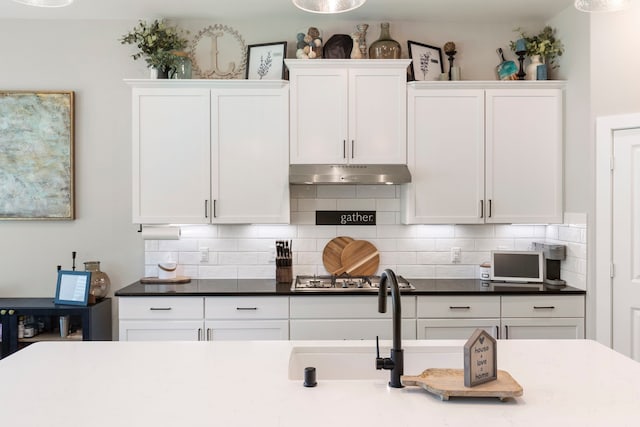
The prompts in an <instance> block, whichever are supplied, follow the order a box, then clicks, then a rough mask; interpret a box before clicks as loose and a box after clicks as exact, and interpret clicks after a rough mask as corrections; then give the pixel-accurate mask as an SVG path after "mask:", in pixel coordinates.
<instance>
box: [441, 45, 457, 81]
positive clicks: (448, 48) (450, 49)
mask: <svg viewBox="0 0 640 427" xmlns="http://www.w3.org/2000/svg"><path fill="white" fill-rule="evenodd" d="M444 53H445V54H446V55H447V57H448V58H449V80H451V69H452V68H453V60H454V55H455V54H456V53H458V52H457V51H456V44H455V43H454V42H446V43H445V44H444Z"/></svg>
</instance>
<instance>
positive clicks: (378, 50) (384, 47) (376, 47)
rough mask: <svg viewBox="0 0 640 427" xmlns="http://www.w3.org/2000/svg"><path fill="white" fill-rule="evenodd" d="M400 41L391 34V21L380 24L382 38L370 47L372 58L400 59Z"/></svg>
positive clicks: (370, 56)
mask: <svg viewBox="0 0 640 427" xmlns="http://www.w3.org/2000/svg"><path fill="white" fill-rule="evenodd" d="M400 52H401V49H400V43H398V42H397V41H395V40H393V39H392V38H391V35H390V34H389V23H388V22H383V23H382V24H380V38H379V39H378V40H376V41H374V42H373V43H371V46H370V47H369V58H371V59H400Z"/></svg>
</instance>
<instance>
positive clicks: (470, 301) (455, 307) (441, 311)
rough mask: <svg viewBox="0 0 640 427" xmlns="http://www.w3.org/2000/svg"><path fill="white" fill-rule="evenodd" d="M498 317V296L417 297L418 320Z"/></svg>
mask: <svg viewBox="0 0 640 427" xmlns="http://www.w3.org/2000/svg"><path fill="white" fill-rule="evenodd" d="M467 317H468V318H474V317H475V318H478V317H500V297H499V296H422V297H418V318H432V319H433V318H467Z"/></svg>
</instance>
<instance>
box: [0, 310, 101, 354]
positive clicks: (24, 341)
mask: <svg viewBox="0 0 640 427" xmlns="http://www.w3.org/2000/svg"><path fill="white" fill-rule="evenodd" d="M60 316H69V317H68V325H69V333H68V335H66V336H64V337H63V336H62V335H65V334H61V333H60V321H59V319H60ZM0 322H1V323H0V325H1V327H2V329H1V335H0V338H1V342H0V359H2V358H3V357H6V356H8V355H9V354H11V353H13V352H16V351H18V350H20V349H21V348H24V347H26V346H27V345H29V344H31V343H34V342H38V341H111V299H110V298H105V299H103V300H100V301H98V302H97V303H95V304H92V305H89V306H86V307H83V306H73V305H60V304H54V302H53V298H0ZM20 323H22V324H23V326H24V327H26V328H27V333H26V334H25V333H24V331H22V333H20V332H19V329H22V328H19V324H20ZM20 335H22V336H20Z"/></svg>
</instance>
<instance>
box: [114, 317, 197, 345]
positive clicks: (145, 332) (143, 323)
mask: <svg viewBox="0 0 640 427" xmlns="http://www.w3.org/2000/svg"><path fill="white" fill-rule="evenodd" d="M202 337H203V329H202V321H201V320H167V321H160V320H121V321H120V334H119V340H120V341H199V340H201V339H202Z"/></svg>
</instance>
